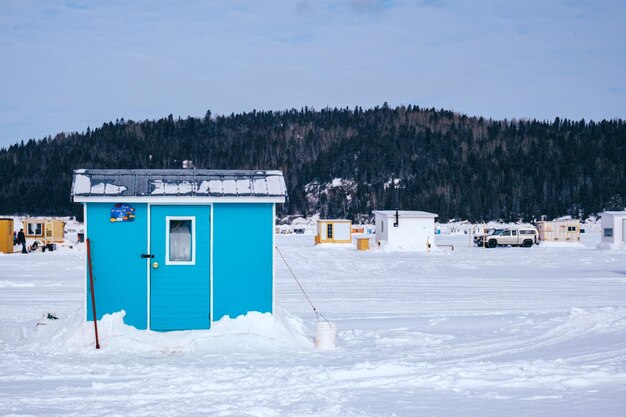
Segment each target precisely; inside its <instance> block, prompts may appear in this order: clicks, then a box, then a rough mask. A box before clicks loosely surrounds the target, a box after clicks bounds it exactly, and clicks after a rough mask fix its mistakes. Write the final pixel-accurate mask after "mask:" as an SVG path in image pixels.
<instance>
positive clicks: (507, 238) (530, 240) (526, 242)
mask: <svg viewBox="0 0 626 417" xmlns="http://www.w3.org/2000/svg"><path fill="white" fill-rule="evenodd" d="M474 244H475V245H476V246H484V247H486V248H495V247H496V246H506V245H510V246H522V247H524V248H530V247H531V246H532V245H533V244H535V245H538V244H539V238H538V234H537V229H535V228H534V227H518V228H508V229H494V230H492V231H490V233H487V234H486V235H484V236H482V235H481V236H476V237H474Z"/></svg>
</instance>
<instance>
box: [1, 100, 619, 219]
mask: <svg viewBox="0 0 626 417" xmlns="http://www.w3.org/2000/svg"><path fill="white" fill-rule="evenodd" d="M185 159H191V160H193V162H194V165H195V166H196V168H209V169H279V170H282V171H283V172H284V174H285V180H286V182H287V187H288V193H289V202H288V204H286V205H285V206H284V207H283V208H282V209H281V212H282V213H290V214H296V213H300V214H303V215H310V214H313V213H315V212H320V213H321V215H322V216H323V217H339V218H344V217H347V218H352V219H355V218H358V219H363V218H364V217H366V216H369V215H370V214H371V211H372V210H375V209H396V208H397V209H407V210H426V211H432V212H434V213H438V214H439V217H440V219H443V220H446V219H449V218H461V219H470V220H486V219H498V218H501V219H504V220H517V219H519V218H524V219H533V218H537V217H539V216H541V215H547V216H548V217H554V216H560V215H564V214H573V215H575V216H586V215H588V214H590V213H597V212H600V211H602V210H604V209H623V208H624V204H625V201H624V198H625V197H626V178H625V177H626V123H624V121H621V120H619V121H602V122H585V121H584V120H583V121H570V120H559V119H558V118H557V119H556V120H555V121H553V122H540V121H493V120H485V119H483V118H475V117H467V116H464V115H459V114H456V113H453V112H450V111H445V110H435V109H422V108H419V107H417V106H409V107H404V106H402V107H397V108H395V109H393V108H389V107H388V106H387V105H386V104H385V105H383V106H382V107H376V108H374V109H370V110H363V109H361V108H359V107H357V108H355V109H324V110H321V111H315V110H312V109H307V108H304V109H302V110H290V111H284V112H271V111H268V112H264V111H253V112H251V113H243V114H232V115H230V116H217V117H215V116H213V117H212V116H211V114H210V112H207V115H206V116H205V117H204V118H187V119H175V118H173V117H172V116H169V117H167V118H163V119H160V120H154V121H143V122H132V121H124V120H118V121H116V122H115V123H106V124H104V125H103V126H102V127H100V128H97V129H94V130H90V129H87V131H86V132H84V133H73V134H59V135H57V136H56V137H54V138H51V137H49V138H45V139H42V140H37V141H36V140H30V141H28V142H27V143H20V144H16V145H13V146H10V147H9V148H8V149H6V148H5V149H1V150H0V213H2V214H25V213H28V214H32V215H35V214H36V215H53V214H54V215H73V214H76V213H78V212H79V210H77V205H75V204H73V203H71V201H70V186H71V177H72V170H73V169H75V168H180V167H181V161H182V160H185Z"/></svg>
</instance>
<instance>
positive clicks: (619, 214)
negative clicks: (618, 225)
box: [600, 210, 626, 217]
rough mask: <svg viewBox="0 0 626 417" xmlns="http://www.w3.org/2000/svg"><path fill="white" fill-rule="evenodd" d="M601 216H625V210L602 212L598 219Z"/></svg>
mask: <svg viewBox="0 0 626 417" xmlns="http://www.w3.org/2000/svg"><path fill="white" fill-rule="evenodd" d="M603 214H608V215H609V216H626V210H623V211H603V212H602V213H600V217H602V215H603Z"/></svg>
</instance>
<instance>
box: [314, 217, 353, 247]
mask: <svg viewBox="0 0 626 417" xmlns="http://www.w3.org/2000/svg"><path fill="white" fill-rule="evenodd" d="M315 243H316V244H317V243H352V221H350V220H336V219H335V220H330V219H326V220H318V221H317V235H316V236H315Z"/></svg>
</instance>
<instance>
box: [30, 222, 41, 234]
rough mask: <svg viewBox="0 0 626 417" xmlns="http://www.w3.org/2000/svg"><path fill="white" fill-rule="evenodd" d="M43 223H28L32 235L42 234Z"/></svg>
mask: <svg viewBox="0 0 626 417" xmlns="http://www.w3.org/2000/svg"><path fill="white" fill-rule="evenodd" d="M42 226H43V224H42V223H28V228H27V231H28V234H29V235H31V236H41V229H42Z"/></svg>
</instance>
